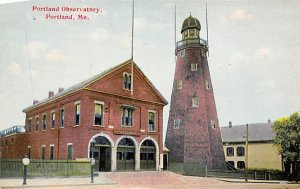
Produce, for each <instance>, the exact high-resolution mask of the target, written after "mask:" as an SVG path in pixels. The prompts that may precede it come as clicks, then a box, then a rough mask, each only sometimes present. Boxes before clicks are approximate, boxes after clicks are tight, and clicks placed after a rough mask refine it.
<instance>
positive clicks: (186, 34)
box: [183, 31, 188, 39]
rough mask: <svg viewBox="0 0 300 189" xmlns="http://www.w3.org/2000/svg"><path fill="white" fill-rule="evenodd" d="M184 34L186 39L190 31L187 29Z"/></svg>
mask: <svg viewBox="0 0 300 189" xmlns="http://www.w3.org/2000/svg"><path fill="white" fill-rule="evenodd" d="M183 34H184V39H186V38H187V37H188V32H187V31H185V32H184V33H183Z"/></svg>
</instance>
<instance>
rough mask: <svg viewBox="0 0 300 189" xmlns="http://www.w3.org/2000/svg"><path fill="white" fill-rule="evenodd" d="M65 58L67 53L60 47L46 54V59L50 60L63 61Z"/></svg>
mask: <svg viewBox="0 0 300 189" xmlns="http://www.w3.org/2000/svg"><path fill="white" fill-rule="evenodd" d="M65 58H66V57H65V55H64V54H63V53H62V52H61V50H60V49H57V48H56V49H52V50H50V51H48V53H47V54H46V55H45V59H46V60H47V61H48V62H62V61H64V59H65Z"/></svg>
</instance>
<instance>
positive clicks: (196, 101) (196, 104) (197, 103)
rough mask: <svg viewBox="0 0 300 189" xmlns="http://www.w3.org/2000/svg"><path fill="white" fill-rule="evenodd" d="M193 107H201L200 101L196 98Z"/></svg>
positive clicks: (193, 100)
mask: <svg viewBox="0 0 300 189" xmlns="http://www.w3.org/2000/svg"><path fill="white" fill-rule="evenodd" d="M192 107H199V99H198V97H196V96H194V97H193V98H192Z"/></svg>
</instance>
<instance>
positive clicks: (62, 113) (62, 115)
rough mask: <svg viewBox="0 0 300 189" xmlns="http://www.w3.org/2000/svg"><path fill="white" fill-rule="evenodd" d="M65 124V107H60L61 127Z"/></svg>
mask: <svg viewBox="0 0 300 189" xmlns="http://www.w3.org/2000/svg"><path fill="white" fill-rule="evenodd" d="M64 126H65V109H64V108H62V109H60V127H64Z"/></svg>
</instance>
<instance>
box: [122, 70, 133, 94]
mask: <svg viewBox="0 0 300 189" xmlns="http://www.w3.org/2000/svg"><path fill="white" fill-rule="evenodd" d="M123 89H128V90H131V75H130V74H128V73H124V74H123Z"/></svg>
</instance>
